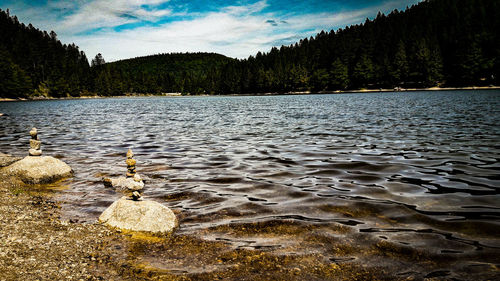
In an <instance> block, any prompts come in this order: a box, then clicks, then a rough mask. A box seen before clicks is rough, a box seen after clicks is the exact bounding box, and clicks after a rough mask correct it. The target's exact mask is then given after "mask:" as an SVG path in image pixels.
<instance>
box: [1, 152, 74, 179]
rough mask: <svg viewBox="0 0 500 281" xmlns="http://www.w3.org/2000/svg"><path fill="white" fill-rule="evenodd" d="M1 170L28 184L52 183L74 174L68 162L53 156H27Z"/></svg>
mask: <svg viewBox="0 0 500 281" xmlns="http://www.w3.org/2000/svg"><path fill="white" fill-rule="evenodd" d="M1 171H2V173H4V174H7V175H12V176H16V177H19V178H20V179H21V180H22V181H23V182H24V183H28V184H39V183H51V182H54V181H57V180H59V179H62V178H67V177H71V176H72V175H73V170H72V169H71V167H70V166H68V164H66V163H64V162H63V161H61V160H59V159H56V158H54V157H51V156H26V157H24V158H23V159H22V160H19V161H17V162H15V163H13V164H11V165H9V166H7V167H5V168H2V170H1Z"/></svg>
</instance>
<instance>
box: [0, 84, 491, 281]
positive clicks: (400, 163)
mask: <svg viewBox="0 0 500 281" xmlns="http://www.w3.org/2000/svg"><path fill="white" fill-rule="evenodd" d="M0 112H2V113H7V114H9V116H8V117H0V118H1V119H0V122H1V123H0V124H1V125H0V151H1V152H5V153H11V154H14V155H25V154H27V150H28V139H29V133H28V132H29V130H30V128H31V127H37V128H38V129H39V132H40V137H41V139H42V149H43V151H44V155H52V156H56V157H58V158H61V159H62V160H64V161H65V162H67V163H68V164H70V165H71V166H72V167H73V169H74V171H75V177H74V179H72V180H69V181H66V182H65V183H64V189H63V190H61V191H58V194H59V195H60V199H61V200H63V201H65V202H66V204H65V205H64V208H63V210H64V212H65V215H66V216H67V217H70V218H76V219H79V220H80V221H93V220H95V219H96V218H97V217H98V215H99V214H100V213H101V212H102V211H103V210H104V209H105V208H106V207H107V206H108V205H110V204H111V202H112V201H114V200H115V199H117V198H118V197H120V196H121V195H120V194H116V193H115V192H114V191H112V190H109V189H106V188H105V187H104V186H103V185H102V184H101V183H100V179H101V177H102V176H118V175H124V174H125V172H126V165H125V153H126V151H127V149H128V148H132V149H133V151H134V152H135V153H136V159H137V162H138V164H137V165H138V166H137V171H138V172H139V173H140V174H141V175H143V176H144V178H145V179H146V180H147V184H146V189H145V193H144V194H145V197H148V198H150V199H153V200H156V201H159V202H162V203H164V204H166V205H167V206H169V207H172V208H173V209H176V210H178V211H180V219H181V227H180V228H179V230H178V232H180V233H187V234H195V235H197V233H199V232H200V231H202V230H207V229H209V228H214V227H217V226H221V225H229V226H231V225H240V224H245V223H251V222H269V221H273V222H276V221H277V222H280V221H281V222H298V223H300V224H301V225H305V226H307V225H317V224H324V225H341V226H346V227H347V228H348V229H350V231H349V232H348V233H347V234H345V235H344V236H338V235H337V236H336V237H337V238H339V237H340V238H341V239H347V240H349V241H355V242H356V241H357V240H359V239H367V238H366V237H369V238H370V239H383V240H386V241H390V242H392V243H395V244H401V245H405V247H410V248H415V249H423V250H424V251H425V252H426V253H430V254H436V255H450V256H452V257H453V258H456V257H459V258H460V257H462V258H461V259H460V260H461V263H460V264H458V265H453V266H452V265H450V266H449V267H448V268H443V269H442V270H441V271H437V273H435V274H437V275H438V276H448V277H450V276H451V277H453V272H454V271H455V270H456V268H458V267H460V268H463V267H468V266H470V267H471V268H472V267H481V266H484V267H487V268H491V267H495V266H498V264H499V263H500V261H499V259H497V258H498V255H497V254H498V253H500V239H499V236H498V232H499V230H500V228H499V226H500V196H499V190H500V163H499V159H500V125H499V124H500V92H499V91H467V92H465V91H450V92H414V93H374V94H341V95H310V96H258V97H199V98H197V97H189V98H123V99H89V100H60V101H33V102H3V103H0ZM57 189H61V187H60V186H59V187H57ZM200 235H201V234H200ZM304 235H307V234H304ZM359 237H364V238H359ZM207 239H226V241H228V243H229V244H232V245H233V246H234V247H247V248H262V247H269V249H272V250H273V251H279V248H280V245H283V244H286V243H285V242H286V241H285V240H286V239H288V238H283V239H284V240H283V241H280V240H279V237H278V238H276V237H275V238H273V239H272V241H270V240H266V239H253V240H250V241H247V240H245V241H242V240H241V239H232V238H230V237H229V238H227V237H226V236H225V235H224V234H220V233H211V234H210V235H207ZM358 242H359V241H358ZM367 247H369V246H367ZM320 248H321V247H319V248H318V249H316V250H317V251H321V249H320ZM325 254H327V253H325ZM495 256H496V257H495ZM482 257H484V258H482ZM356 258H361V257H357V256H356V255H355V254H350V255H347V256H346V257H341V258H339V260H350V259H356ZM331 259H335V257H332V258H331ZM481 270H482V269H481ZM401 274H403V277H404V274H405V272H402V273H401ZM429 274H431V275H430V277H432V276H433V275H432V273H429ZM440 274H441V275H440Z"/></svg>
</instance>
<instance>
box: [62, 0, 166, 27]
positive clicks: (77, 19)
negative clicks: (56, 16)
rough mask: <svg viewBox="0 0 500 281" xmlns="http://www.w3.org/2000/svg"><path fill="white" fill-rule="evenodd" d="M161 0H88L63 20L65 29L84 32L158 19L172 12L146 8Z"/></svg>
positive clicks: (159, 2)
mask: <svg viewBox="0 0 500 281" xmlns="http://www.w3.org/2000/svg"><path fill="white" fill-rule="evenodd" d="M162 2H164V1H161V0H115V1H108V0H95V1H92V2H87V3H85V4H83V5H82V6H80V8H79V9H78V10H77V11H76V12H75V13H73V14H71V15H69V16H67V17H66V18H64V20H63V21H62V22H61V29H62V30H63V31H69V30H71V31H72V32H75V33H77V32H82V31H84V30H88V29H97V28H105V27H115V26H119V25H124V24H128V23H134V22H138V21H147V22H151V21H153V22H154V21H157V20H159V19H161V18H162V17H164V16H166V15H169V14H170V13H171V11H170V10H168V9H162V10H159V9H158V10H157V9H152V10H150V9H145V8H144V6H146V5H147V6H153V7H154V6H155V5H158V4H161V3H162Z"/></svg>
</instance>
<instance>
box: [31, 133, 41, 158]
mask: <svg viewBox="0 0 500 281" xmlns="http://www.w3.org/2000/svg"><path fill="white" fill-rule="evenodd" d="M30 135H31V139H30V150H29V155H30V156H41V155H42V150H41V149H40V146H41V145H42V142H41V141H40V140H39V139H38V131H37V129H36V128H33V129H31V131H30Z"/></svg>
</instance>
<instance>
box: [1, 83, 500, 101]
mask: <svg viewBox="0 0 500 281" xmlns="http://www.w3.org/2000/svg"><path fill="white" fill-rule="evenodd" d="M474 90H500V86H480V87H476V86H468V87H446V88H440V87H430V88H398V89H396V88H395V89H383V88H381V89H356V90H336V91H318V92H314V91H294V92H286V93H278V92H269V93H251V94H223V95H207V94H204V95H181V94H180V93H163V94H159V95H156V94H139V93H134V94H125V95H120V96H98V95H95V96H80V97H61V98H54V97H35V98H0V102H14V101H41V100H76V99H107V98H143V97H145V98H147V97H168V98H175V97H221V96H231V97H233V96H234V97H237V96H281V95H283V96H285V95H314V94H320V95H329V94H363V93H391V92H419V91H474Z"/></svg>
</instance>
